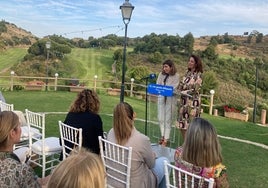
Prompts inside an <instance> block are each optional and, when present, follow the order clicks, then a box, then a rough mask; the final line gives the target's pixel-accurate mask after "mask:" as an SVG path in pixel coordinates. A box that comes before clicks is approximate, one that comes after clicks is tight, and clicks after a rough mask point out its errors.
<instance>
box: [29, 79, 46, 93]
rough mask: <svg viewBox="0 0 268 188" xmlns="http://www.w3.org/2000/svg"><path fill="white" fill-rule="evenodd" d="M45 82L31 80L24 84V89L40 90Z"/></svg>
mask: <svg viewBox="0 0 268 188" xmlns="http://www.w3.org/2000/svg"><path fill="white" fill-rule="evenodd" d="M44 85H45V83H44V82H42V81H31V82H28V83H27V84H26V86H25V90H30V91H41V90H43V88H44Z"/></svg>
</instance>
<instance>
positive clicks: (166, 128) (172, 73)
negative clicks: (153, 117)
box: [156, 60, 179, 146]
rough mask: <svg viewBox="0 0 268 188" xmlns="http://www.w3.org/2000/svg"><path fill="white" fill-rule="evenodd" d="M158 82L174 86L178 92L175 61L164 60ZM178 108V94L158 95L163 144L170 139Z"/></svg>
mask: <svg viewBox="0 0 268 188" xmlns="http://www.w3.org/2000/svg"><path fill="white" fill-rule="evenodd" d="M156 83H157V84H160V85H166V86H172V87H173V93H174V94H175V93H176V92H177V87H178V84H179V75H178V74H177V70H176V67H175V64H174V63H173V61H171V60H166V61H164V62H163V64H162V71H161V72H160V73H159V75H158V78H157V81H156ZM176 108H177V97H176V96H169V97H167V96H161V95H159V96H158V105H157V111H158V115H157V117H158V121H159V127H160V133H161V138H160V140H159V144H160V145H162V146H166V145H167V143H168V141H169V135H170V130H171V125H172V123H173V122H175V120H176V118H175V116H176V113H175V112H176V111H177V110H176Z"/></svg>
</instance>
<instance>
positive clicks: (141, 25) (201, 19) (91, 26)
mask: <svg viewBox="0 0 268 188" xmlns="http://www.w3.org/2000/svg"><path fill="white" fill-rule="evenodd" d="M123 2H124V1H123V0H102V1H101V0H1V1H0V6H1V11H0V18H1V20H5V21H7V22H10V23H14V24H16V25H17V26H18V27H21V28H23V29H26V30H27V31H31V32H32V34H34V35H36V36H38V37H43V36H46V35H52V34H57V35H63V36H64V37H67V38H74V37H82V38H85V39H86V38H88V37H89V36H93V37H96V38H98V37H102V36H106V35H108V34H116V35H118V36H123V35H124V23H123V21H122V16H121V11H120V9H119V6H120V5H122V4H123ZM129 2H130V3H131V4H132V5H133V6H135V9H134V11H133V14H132V18H131V22H130V23H129V26H128V36H129V37H138V36H141V37H142V36H144V35H147V34H150V33H153V32H154V33H156V34H165V33H166V34H168V35H177V34H178V35H180V36H184V35H185V34H187V33H189V32H191V33H192V34H193V35H194V36H195V37H199V36H205V35H218V34H224V33H226V32H228V33H229V34H230V35H242V34H243V33H244V32H249V33H250V32H251V31H253V30H257V31H259V32H261V33H263V34H264V35H266V34H268V11H267V10H268V0H251V1H249V0H199V1H198V0H150V1H144V0H130V1H129Z"/></svg>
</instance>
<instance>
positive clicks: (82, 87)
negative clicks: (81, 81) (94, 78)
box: [70, 86, 85, 93]
mask: <svg viewBox="0 0 268 188" xmlns="http://www.w3.org/2000/svg"><path fill="white" fill-rule="evenodd" d="M84 89H85V86H71V87H70V91H71V92H78V93H79V92H81V91H83V90H84Z"/></svg>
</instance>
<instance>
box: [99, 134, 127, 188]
mask: <svg viewBox="0 0 268 188" xmlns="http://www.w3.org/2000/svg"><path fill="white" fill-rule="evenodd" d="M98 138H99V145H100V153H101V158H102V161H103V164H104V166H105V169H106V175H107V184H108V186H110V187H126V188H129V187H130V170H131V158H132V147H124V146H121V145H119V144H115V143H112V142H110V141H108V140H106V139H104V138H102V137H101V136H99V137H98Z"/></svg>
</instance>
